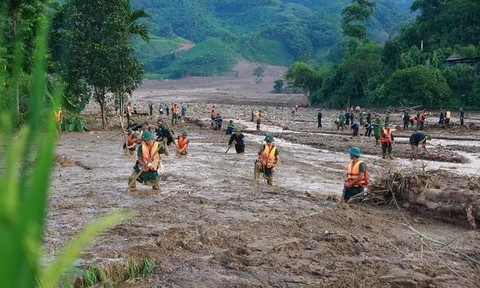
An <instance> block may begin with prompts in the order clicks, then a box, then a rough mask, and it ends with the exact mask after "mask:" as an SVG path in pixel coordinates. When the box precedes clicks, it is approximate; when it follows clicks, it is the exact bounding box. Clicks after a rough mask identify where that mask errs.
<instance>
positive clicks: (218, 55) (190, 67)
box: [159, 38, 237, 78]
mask: <svg viewBox="0 0 480 288" xmlns="http://www.w3.org/2000/svg"><path fill="white" fill-rule="evenodd" d="M236 57H237V56H236V53H235V51H234V50H232V49H231V48H230V47H229V46H228V45H226V44H225V43H223V42H222V41H221V40H220V39H214V38H212V39H208V40H206V41H204V42H202V43H199V44H198V45H196V46H194V47H193V48H191V49H189V50H187V51H185V52H184V53H182V54H180V55H179V56H178V57H176V58H175V59H174V60H173V61H172V64H171V65H170V66H169V68H167V69H163V70H160V71H159V72H160V73H162V74H167V75H169V77H170V78H183V77H186V76H216V75H221V74H223V73H224V72H225V71H228V70H229V69H231V68H232V67H233V65H234V64H235V62H236Z"/></svg>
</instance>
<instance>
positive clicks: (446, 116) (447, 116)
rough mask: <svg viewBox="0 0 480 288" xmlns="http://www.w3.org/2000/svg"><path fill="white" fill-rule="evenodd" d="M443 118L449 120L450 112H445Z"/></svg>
mask: <svg viewBox="0 0 480 288" xmlns="http://www.w3.org/2000/svg"><path fill="white" fill-rule="evenodd" d="M445 118H447V119H450V111H447V112H445Z"/></svg>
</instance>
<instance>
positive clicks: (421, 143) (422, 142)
mask: <svg viewBox="0 0 480 288" xmlns="http://www.w3.org/2000/svg"><path fill="white" fill-rule="evenodd" d="M431 139H432V137H430V135H428V134H427V133H425V132H424V131H417V132H415V133H413V134H412V136H410V146H411V147H412V155H411V157H410V159H411V160H415V159H417V156H418V153H419V152H422V151H420V150H425V152H427V154H428V156H430V152H428V150H427V147H426V146H427V140H431Z"/></svg>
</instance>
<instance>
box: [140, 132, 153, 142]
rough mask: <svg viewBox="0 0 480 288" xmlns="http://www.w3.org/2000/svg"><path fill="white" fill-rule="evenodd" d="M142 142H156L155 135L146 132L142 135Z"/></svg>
mask: <svg viewBox="0 0 480 288" xmlns="http://www.w3.org/2000/svg"><path fill="white" fill-rule="evenodd" d="M142 140H144V141H149V140H155V135H153V133H152V132H150V131H145V132H143V134H142Z"/></svg>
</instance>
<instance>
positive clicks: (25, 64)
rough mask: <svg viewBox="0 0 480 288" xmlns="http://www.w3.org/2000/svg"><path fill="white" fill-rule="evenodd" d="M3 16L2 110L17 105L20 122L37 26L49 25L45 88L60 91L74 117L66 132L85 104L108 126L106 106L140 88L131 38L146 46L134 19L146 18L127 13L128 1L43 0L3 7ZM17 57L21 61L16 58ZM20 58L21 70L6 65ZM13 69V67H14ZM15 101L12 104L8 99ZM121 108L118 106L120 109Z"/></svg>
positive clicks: (139, 70) (25, 107)
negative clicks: (92, 103)
mask: <svg viewBox="0 0 480 288" xmlns="http://www.w3.org/2000/svg"><path fill="white" fill-rule="evenodd" d="M1 8H3V9H2V11H6V12H5V13H6V15H7V17H4V18H2V19H4V20H3V22H2V25H1V26H0V27H1V32H2V36H3V37H2V38H3V39H4V40H3V41H4V42H3V43H4V45H2V46H0V47H2V48H0V63H4V64H5V65H3V67H2V68H5V75H7V76H8V77H7V78H12V79H19V80H18V81H16V83H6V85H7V87H6V88H7V89H6V93H7V97H3V98H2V99H3V101H2V103H0V104H1V105H2V106H3V107H10V106H11V105H14V106H16V111H17V113H16V114H17V115H16V119H18V121H17V122H18V123H21V122H22V121H23V120H24V119H25V118H26V117H27V116H28V112H29V111H28V110H29V101H30V99H29V95H30V94H31V93H30V92H31V91H30V86H31V85H30V83H31V70H32V68H31V66H32V60H31V59H32V58H33V51H34V50H35V48H36V47H35V45H34V43H33V40H34V39H35V37H36V34H37V33H38V31H36V30H35V28H36V27H38V22H39V21H41V20H42V19H47V20H48V21H49V23H50V38H49V43H48V47H49V49H48V52H49V53H48V54H47V56H46V57H47V73H48V76H49V77H48V87H58V86H61V87H63V88H62V89H63V90H64V99H63V106H64V107H65V108H66V109H67V110H69V111H70V112H71V114H72V115H73V117H72V118H71V122H72V123H69V124H70V125H71V127H73V128H75V127H81V126H82V125H78V121H81V118H80V116H79V114H80V112H81V111H82V110H83V109H84V108H85V105H86V104H87V103H88V102H89V101H90V100H94V101H96V102H97V103H98V104H99V106H100V110H101V118H102V124H103V126H104V127H105V125H106V124H107V113H106V112H107V111H106V110H107V102H108V101H110V100H112V99H114V100H115V101H116V102H117V103H120V104H121V103H123V102H124V101H125V99H126V98H127V96H128V95H129V94H131V93H132V91H133V90H134V89H135V88H136V87H137V86H138V85H139V84H140V83H141V81H142V79H143V74H144V71H143V65H142V64H141V62H140V61H139V60H138V59H137V58H135V57H133V55H132V53H133V48H132V45H131V43H130V40H131V39H132V37H139V38H140V39H143V40H144V41H148V39H149V37H148V36H149V34H148V30H147V27H146V26H145V25H144V24H142V23H139V21H138V20H139V19H141V18H145V17H149V15H148V14H147V13H145V11H143V10H142V9H136V10H134V9H132V6H131V3H130V0H110V1H101V0H67V1H65V3H63V4H60V3H58V2H53V3H51V2H50V1H47V0H32V1H26V0H25V1H22V0H16V1H7V3H4V4H2V7H1ZM18 53H20V54H21V55H20V56H21V57H15V56H17V55H16V54H18ZM10 59H21V61H22V63H21V65H18V63H13V61H9V60H10ZM16 67H17V68H16ZM11 99H14V100H11ZM122 106H123V105H122Z"/></svg>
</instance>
